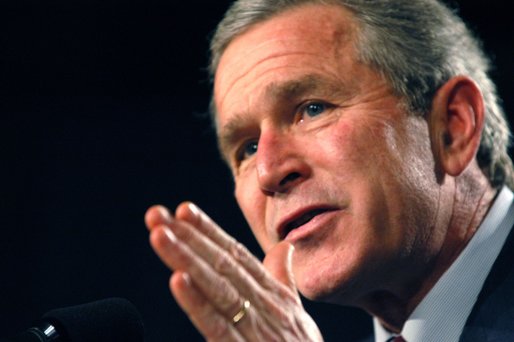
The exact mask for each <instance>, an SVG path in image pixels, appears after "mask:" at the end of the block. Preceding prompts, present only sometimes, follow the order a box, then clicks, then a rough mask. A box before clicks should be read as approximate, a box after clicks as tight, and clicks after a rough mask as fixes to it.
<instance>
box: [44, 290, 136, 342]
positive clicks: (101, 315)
mask: <svg viewBox="0 0 514 342" xmlns="http://www.w3.org/2000/svg"><path fill="white" fill-rule="evenodd" d="M43 320H45V321H47V322H49V323H50V324H52V325H53V326H54V327H55V328H56V330H57V331H58V332H59V334H60V335H61V336H62V337H64V340H66V341H70V342H92V341H95V342H113V341H120V342H121V341H123V342H142V341H144V334H143V321H142V319H141V315H140V314H139V312H138V311H137V309H136V308H135V306H134V305H133V304H132V303H130V302H129V301H128V300H126V299H123V298H109V299H103V300H99V301H96V302H92V303H87V304H83V305H77V306H70V307H66V308H61V309H55V310H52V311H49V312H48V313H46V314H45V315H44V316H43Z"/></svg>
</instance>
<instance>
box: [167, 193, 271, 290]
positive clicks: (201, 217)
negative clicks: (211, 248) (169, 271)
mask: <svg viewBox="0 0 514 342" xmlns="http://www.w3.org/2000/svg"><path fill="white" fill-rule="evenodd" d="M175 216H176V218H177V219H180V220H184V221H187V222H189V223H190V224H192V225H193V226H195V227H196V228H197V229H198V230H199V231H200V232H202V234H204V235H206V236H207V237H208V238H209V239H211V240H212V241H213V242H215V243H216V244H217V245H218V246H220V247H221V248H222V249H224V250H226V251H227V252H228V253H229V254H230V255H231V256H232V257H233V258H234V259H235V260H236V261H237V262H239V263H240V264H241V265H242V266H243V267H245V269H246V270H247V271H248V273H249V274H250V275H251V276H252V277H253V278H255V279H256V280H257V282H259V283H260V284H261V286H263V287H264V288H266V289H269V288H274V287H276V282H275V280H274V279H273V278H272V277H270V276H269V274H268V273H267V272H265V269H264V268H263V267H262V263H261V262H260V261H259V260H258V259H257V258H256V257H255V256H254V255H253V254H252V253H250V251H248V249H247V248H246V247H244V246H243V245H242V244H241V243H239V242H238V241H236V240H235V239H234V238H233V237H232V236H230V235H228V234H227V233H226V232H225V231H224V230H223V229H221V228H220V227H219V226H218V225H217V224H216V223H215V222H214V221H212V220H211V218H210V217H209V216H207V214H205V213H204V212H203V211H202V210H201V209H200V208H198V207H197V206H196V205H195V204H193V203H190V202H184V203H182V204H180V205H179V206H178V207H177V210H176V212H175Z"/></svg>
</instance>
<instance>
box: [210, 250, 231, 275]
mask: <svg viewBox="0 0 514 342" xmlns="http://www.w3.org/2000/svg"><path fill="white" fill-rule="evenodd" d="M233 266H234V263H233V262H232V260H231V259H230V258H229V256H228V255H227V254H226V253H218V254H217V255H216V259H215V260H214V269H215V270H216V272H218V273H220V274H228V273H229V272H230V270H231V269H232V267H233Z"/></svg>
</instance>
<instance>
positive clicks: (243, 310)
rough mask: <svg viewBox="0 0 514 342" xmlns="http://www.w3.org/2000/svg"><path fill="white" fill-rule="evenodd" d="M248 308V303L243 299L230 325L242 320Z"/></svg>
mask: <svg viewBox="0 0 514 342" xmlns="http://www.w3.org/2000/svg"><path fill="white" fill-rule="evenodd" d="M249 308H250V301H249V300H247V299H245V301H244V302H243V305H241V309H239V311H238V312H237V313H236V314H235V315H234V317H232V324H234V325H236V324H237V323H239V321H241V320H242V319H243V317H244V316H245V315H246V311H248V309H249Z"/></svg>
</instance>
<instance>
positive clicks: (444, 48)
mask: <svg viewBox="0 0 514 342" xmlns="http://www.w3.org/2000/svg"><path fill="white" fill-rule="evenodd" d="M304 4H325V5H339V6H343V7H344V8H346V9H348V10H350V11H351V12H352V13H353V14H354V16H355V19H356V22H357V23H358V27H359V32H358V38H357V41H356V44H357V51H358V58H359V59H360V60H361V61H362V62H363V63H365V64H367V65H369V66H370V67H372V68H373V69H374V70H376V71H377V72H379V73H380V74H381V75H382V76H383V77H385V79H387V80H388V82H389V84H390V86H391V88H392V90H393V91H394V92H395V93H396V95H398V96H400V97H401V98H402V99H403V101H404V102H405V104H406V105H407V107H408V109H409V110H410V111H411V112H412V113H416V114H418V115H424V116H425V115H426V114H427V113H429V112H430V109H431V105H432V99H433V96H434V94H435V93H436V91H437V89H438V88H439V87H441V86H442V85H443V84H444V83H445V82H447V81H448V80H449V79H450V78H452V77H454V76H457V75H467V76H469V77H471V78H472V79H473V80H474V81H475V82H476V83H477V84H478V86H479V87H480V89H481V91H482V94H483V98H484V103H485V110H486V113H485V125H484V130H483V132H482V138H481V142H480V147H479V150H478V153H477V161H478V164H479V166H480V168H481V169H482V171H483V172H484V174H485V175H486V176H487V177H488V179H489V181H490V183H491V184H492V185H493V186H495V187H499V186H501V185H503V184H507V185H508V186H509V187H510V188H512V189H514V171H513V167H512V161H511V159H510V157H509V155H508V152H507V148H508V145H509V138H510V131H509V127H508V125H507V122H506V120H505V115H504V113H503V110H502V108H501V106H500V104H499V102H500V100H499V98H498V96H497V94H496V87H495V85H494V83H493V82H492V81H491V79H490V78H489V77H488V75H487V74H488V72H489V69H490V62H489V59H488V58H487V57H486V56H485V54H484V52H483V51H482V47H481V44H480V42H479V41H478V40H477V39H476V38H475V37H474V35H473V34H472V33H471V32H470V30H468V28H467V27H466V25H465V24H464V22H463V21H462V20H461V19H460V18H459V17H458V16H457V15H456V14H455V13H453V12H452V11H451V10H450V9H449V8H448V7H446V6H445V5H443V4H442V3H440V2H439V1H437V0H238V1H235V2H234V3H233V4H232V6H231V7H230V8H229V10H228V11H227V13H226V14H225V17H224V18H223V20H222V21H221V22H220V24H219V25H218V27H217V30H216V32H215V34H214V36H213V38H212V40H211V63H210V68H209V70H210V75H211V77H212V78H214V75H215V73H216V69H217V67H218V64H219V60H220V58H221V55H222V54H223V52H224V51H225V49H226V47H227V46H228V45H229V44H230V42H231V41H232V40H233V39H234V38H235V37H237V36H239V35H241V34H243V33H244V32H246V31H247V30H248V29H249V28H250V27H252V26H253V25H255V24H257V23H260V22H263V21H266V20H268V19H270V18H271V17H273V16H275V15H278V14H280V13H282V12H284V11H286V10H288V9H291V8H293V7H298V6H300V5H304ZM211 106H212V107H211V111H212V113H213V115H214V113H215V108H214V106H213V104H212V103H211Z"/></svg>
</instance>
